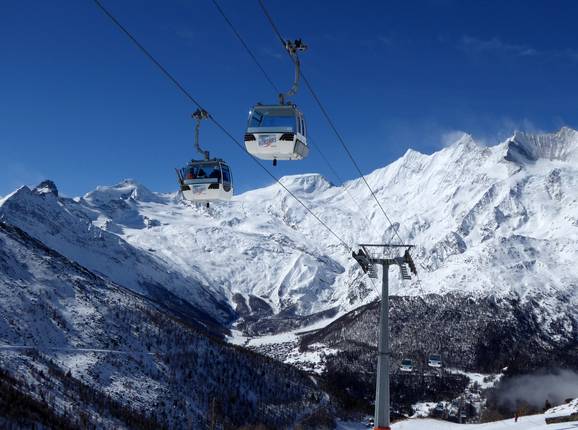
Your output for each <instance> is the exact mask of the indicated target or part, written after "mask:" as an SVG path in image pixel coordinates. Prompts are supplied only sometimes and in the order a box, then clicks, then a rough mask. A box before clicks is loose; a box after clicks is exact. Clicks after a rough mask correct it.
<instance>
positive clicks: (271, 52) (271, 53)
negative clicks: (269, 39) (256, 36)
mask: <svg viewBox="0 0 578 430" xmlns="http://www.w3.org/2000/svg"><path fill="white" fill-rule="evenodd" d="M260 51H261V53H262V54H263V55H265V56H267V57H271V58H274V59H276V60H281V59H283V54H282V52H279V50H277V49H271V48H268V47H262V48H261V49H260Z"/></svg>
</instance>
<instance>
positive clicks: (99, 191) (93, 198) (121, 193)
mask: <svg viewBox="0 0 578 430" xmlns="http://www.w3.org/2000/svg"><path fill="white" fill-rule="evenodd" d="M129 199H130V200H134V201H140V202H154V203H160V202H161V201H162V199H161V198H160V197H159V196H158V195H157V194H155V193H153V192H152V191H150V190H149V189H148V188H147V187H145V186H144V185H142V184H140V183H139V182H137V181H135V180H134V179H130V178H129V179H124V180H122V181H121V182H119V183H118V184H116V185H111V186H104V185H99V186H98V187H96V190H94V191H91V192H89V193H87V194H85V195H84V200H86V201H88V202H89V203H92V204H95V205H99V204H107V203H110V202H111V201H113V200H129Z"/></svg>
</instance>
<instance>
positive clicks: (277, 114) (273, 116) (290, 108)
mask: <svg viewBox="0 0 578 430" xmlns="http://www.w3.org/2000/svg"><path fill="white" fill-rule="evenodd" d="M245 147H246V148H247V151H248V152H249V153H251V154H252V155H254V156H255V157H257V158H260V159H262V160H273V163H274V164H275V162H276V161H277V160H302V159H303V158H305V157H307V155H308V154H309V147H308V146H307V130H306V128H305V119H304V117H303V114H302V113H301V111H300V110H299V109H297V106H295V105H290V104H287V105H270V106H267V105H256V106H255V107H254V108H253V109H252V110H251V112H249V123H248V124H247V131H246V133H245Z"/></svg>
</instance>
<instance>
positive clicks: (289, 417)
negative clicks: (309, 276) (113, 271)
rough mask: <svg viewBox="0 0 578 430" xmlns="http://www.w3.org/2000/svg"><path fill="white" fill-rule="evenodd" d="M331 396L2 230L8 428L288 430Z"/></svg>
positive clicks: (0, 285) (1, 369) (1, 354)
mask: <svg viewBox="0 0 578 430" xmlns="http://www.w3.org/2000/svg"><path fill="white" fill-rule="evenodd" d="M321 395H322V393H321V392H320V391H319V390H318V389H317V388H316V387H315V384H314V382H313V381H312V380H311V379H310V377H309V376H307V375H305V374H302V373H300V372H299V371H297V370H296V369H295V368H293V367H290V366H287V365H283V364H281V363H279V362H277V361H274V360H271V359H268V358H266V357H263V356H260V355H257V354H254V353H251V352H250V351H246V350H243V349H241V348H238V347H234V346H232V345H229V344H226V343H224V342H222V341H220V340H218V339H215V338H213V337H209V336H207V335H206V334H204V333H203V332H201V331H200V330H198V329H195V328H193V327H192V326H191V324H190V321H189V320H182V319H180V318H175V317H174V315H172V314H171V313H170V312H168V311H167V309H166V307H165V306H164V304H161V303H158V302H155V301H153V300H150V299H147V298H146V297H143V296H142V295H139V294H136V293H134V292H133V291H131V290H130V289H128V288H125V287H122V286H120V285H117V284H114V283H112V282H110V281H107V280H105V279H103V278H102V277H100V276H98V275H96V274H94V273H92V272H91V271H89V270H87V269H86V268H85V267H82V266H80V265H79V264H77V263H75V262H73V261H70V260H69V259H67V258H66V257H65V256H63V255H61V254H59V253H57V252H55V251H54V250H52V249H50V248H48V247H47V246H45V245H44V244H43V243H41V242H40V241H38V240H36V239H34V238H32V237H30V236H29V235H28V234H26V233H25V232H24V231H22V230H21V229H19V228H18V227H14V226H12V225H9V224H5V223H4V222H0V411H2V413H0V427H1V428H35V427H36V428H38V427H40V428H58V429H78V428H115V429H123V428H130V429H163V428H174V429H178V428H184V427H185V428H194V429H204V428H210V422H211V420H213V421H214V422H215V423H218V424H220V425H221V426H228V427H231V428H239V427H240V426H242V425H244V424H256V423H262V424H264V425H266V426H267V427H268V428H276V427H281V428H282V427H285V426H287V425H289V424H291V423H293V422H295V421H296V420H297V419H298V418H301V417H303V416H305V415H306V414H307V412H308V411H314V410H315V409H316V408H318V407H319V406H320V405H321V403H320V401H321ZM217 408H218V409H217ZM211 411H212V412H211ZM211 414H212V415H211Z"/></svg>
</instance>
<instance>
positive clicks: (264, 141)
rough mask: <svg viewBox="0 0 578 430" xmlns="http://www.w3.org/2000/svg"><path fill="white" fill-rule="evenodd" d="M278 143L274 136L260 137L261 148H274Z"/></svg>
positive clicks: (265, 135)
mask: <svg viewBox="0 0 578 430" xmlns="http://www.w3.org/2000/svg"><path fill="white" fill-rule="evenodd" d="M276 141H277V136H276V135H274V134H264V135H260V136H259V146H260V147H262V148H272V147H274V146H273V144H274V143H275V142H276Z"/></svg>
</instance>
